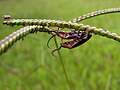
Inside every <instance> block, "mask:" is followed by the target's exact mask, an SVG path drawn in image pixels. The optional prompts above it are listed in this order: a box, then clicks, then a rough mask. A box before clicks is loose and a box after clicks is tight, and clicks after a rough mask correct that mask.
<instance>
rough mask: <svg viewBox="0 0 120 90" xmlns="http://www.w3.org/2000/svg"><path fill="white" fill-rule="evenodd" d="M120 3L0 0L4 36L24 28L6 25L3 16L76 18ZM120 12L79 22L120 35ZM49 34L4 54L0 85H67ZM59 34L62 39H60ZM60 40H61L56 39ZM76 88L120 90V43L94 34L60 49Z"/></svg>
mask: <svg viewBox="0 0 120 90" xmlns="http://www.w3.org/2000/svg"><path fill="white" fill-rule="evenodd" d="M113 7H120V0H114V1H113V0H105V1H103V0H31V1H30V0H0V40H2V39H3V38H5V37H6V36H8V35H9V34H11V33H12V32H14V31H16V30H18V29H20V28H21V26H19V27H18V26H16V27H9V26H5V25H2V23H3V15H5V14H10V15H11V16H12V17H14V18H40V19H55V20H66V21H69V20H72V19H74V18H76V17H79V16H81V15H83V14H86V13H89V12H92V11H96V10H100V9H106V8H113ZM119 21H120V13H115V14H109V15H103V16H98V17H94V18H91V19H88V20H84V21H82V22H81V23H84V24H89V25H91V26H96V27H98V28H103V29H106V30H109V31H111V32H115V33H117V34H119V35H120V32H119V31H120V25H119V23H120V22H119ZM50 36H51V35H48V34H46V33H38V34H34V35H28V36H27V37H26V38H25V39H24V40H23V41H22V40H20V41H19V42H17V43H16V44H14V45H13V46H12V48H10V49H9V50H8V51H7V52H6V53H5V54H3V55H2V56H0V90H69V86H68V84H67V82H66V78H65V74H64V72H63V69H62V65H61V63H60V60H59V58H58V54H57V53H55V54H56V56H57V57H54V56H52V55H51V51H52V50H54V49H55V48H56V47H55V43H54V39H53V40H52V41H51V42H50V46H51V47H52V49H49V48H48V47H47V46H46V43H47V40H48V39H49V38H50ZM57 39H58V38H57ZM58 43H60V42H58ZM60 52H61V54H62V59H63V62H64V65H65V68H66V71H67V74H68V78H69V82H70V87H71V89H72V90H119V89H120V43H118V42H116V41H114V40H110V39H108V38H105V37H101V36H97V35H93V37H92V38H91V39H90V40H89V41H88V42H87V43H85V44H83V45H82V46H79V47H77V48H75V49H71V50H68V49H64V48H62V49H61V50H60Z"/></svg>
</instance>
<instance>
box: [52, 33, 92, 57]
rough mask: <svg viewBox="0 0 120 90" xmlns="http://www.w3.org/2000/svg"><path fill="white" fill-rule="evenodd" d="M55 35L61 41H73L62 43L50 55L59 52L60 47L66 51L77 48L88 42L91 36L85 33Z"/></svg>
mask: <svg viewBox="0 0 120 90" xmlns="http://www.w3.org/2000/svg"><path fill="white" fill-rule="evenodd" d="M57 35H58V36H59V37H61V38H62V39H73V40H71V41H68V42H62V43H61V45H60V47H59V48H57V49H55V50H53V51H52V55H54V52H55V51H57V50H60V49H61V48H62V47H63V48H68V49H72V48H75V47H78V46H80V45H82V44H83V43H85V42H86V41H88V40H89V39H90V38H91V36H92V34H91V33H90V32H87V31H71V32H57ZM65 35H66V36H65ZM64 36H65V37H64Z"/></svg>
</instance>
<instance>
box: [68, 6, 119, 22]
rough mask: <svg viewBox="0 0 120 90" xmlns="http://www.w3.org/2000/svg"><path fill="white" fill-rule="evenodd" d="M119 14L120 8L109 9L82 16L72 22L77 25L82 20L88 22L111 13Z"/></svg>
mask: <svg viewBox="0 0 120 90" xmlns="http://www.w3.org/2000/svg"><path fill="white" fill-rule="evenodd" d="M118 12H120V8H108V9H104V10H99V11H95V12H91V13H88V14H85V15H82V16H80V17H78V18H75V19H73V20H71V21H70V22H73V23H76V22H80V21H82V20H86V19H88V18H91V17H95V16H99V15H104V14H110V13H118Z"/></svg>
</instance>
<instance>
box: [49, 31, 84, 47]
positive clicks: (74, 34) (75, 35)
mask: <svg viewBox="0 0 120 90" xmlns="http://www.w3.org/2000/svg"><path fill="white" fill-rule="evenodd" d="M53 32H54V33H55V34H53V35H52V37H50V39H49V40H48V42H47V46H48V47H49V45H48V44H49V42H50V40H51V39H52V38H53V37H55V36H56V35H57V36H58V37H60V38H61V39H62V40H63V39H67V40H69V39H74V38H80V37H81V35H82V34H83V33H85V31H80V30H77V31H75V30H72V31H66V32H65V31H59V30H55V31H53ZM49 48H50V47H49Z"/></svg>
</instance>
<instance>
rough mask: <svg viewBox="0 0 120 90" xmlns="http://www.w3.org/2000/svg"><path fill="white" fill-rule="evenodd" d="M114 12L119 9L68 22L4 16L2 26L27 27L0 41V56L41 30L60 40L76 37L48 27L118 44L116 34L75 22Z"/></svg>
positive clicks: (88, 15)
mask: <svg viewBox="0 0 120 90" xmlns="http://www.w3.org/2000/svg"><path fill="white" fill-rule="evenodd" d="M116 12H120V8H110V9H104V10H99V11H95V12H92V13H88V14H85V15H83V16H80V17H78V18H75V19H73V20H71V21H69V22H66V21H61V20H46V19H12V18H11V16H10V15H5V16H4V20H5V21H4V22H3V24H4V25H10V26H15V25H23V26H27V27H24V28H22V29H20V30H18V31H16V32H14V33H13V34H11V35H10V36H8V37H6V38H5V39H3V40H1V42H0V53H1V54H2V53H3V52H5V51H6V50H7V49H8V48H9V47H10V46H11V45H13V43H15V42H16V41H18V40H20V39H21V38H23V37H25V36H26V35H28V34H30V33H34V32H38V31H40V30H41V31H40V32H48V33H50V34H53V33H52V32H54V33H56V35H57V36H58V37H60V38H62V39H64V38H67V37H71V36H74V35H75V36H76V34H75V33H73V34H74V35H73V34H72V35H71V36H70V34H71V33H72V31H67V32H66V31H65V32H64V31H60V32H56V31H55V30H50V29H49V27H58V28H61V29H64V28H68V29H69V30H70V29H73V30H76V31H85V32H90V33H94V34H96V35H100V36H105V37H107V38H111V39H114V40H116V41H119V42H120V36H118V35H117V34H116V33H112V32H110V31H107V30H104V29H101V28H96V27H93V26H89V25H84V24H78V23H77V22H80V21H82V20H85V19H88V18H91V17H95V16H98V15H103V14H109V13H116ZM44 27H45V28H44ZM76 31H75V32H76ZM59 34H62V35H63V34H66V35H65V37H64V38H63V37H61V36H59ZM63 36H64V35H63ZM86 36H87V35H86ZM72 39H74V40H73V42H72V43H76V42H75V40H76V39H79V38H76V37H74V38H72ZM65 43H67V45H69V44H68V43H69V42H65ZM62 44H63V43H62ZM71 45H72V44H71Z"/></svg>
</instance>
